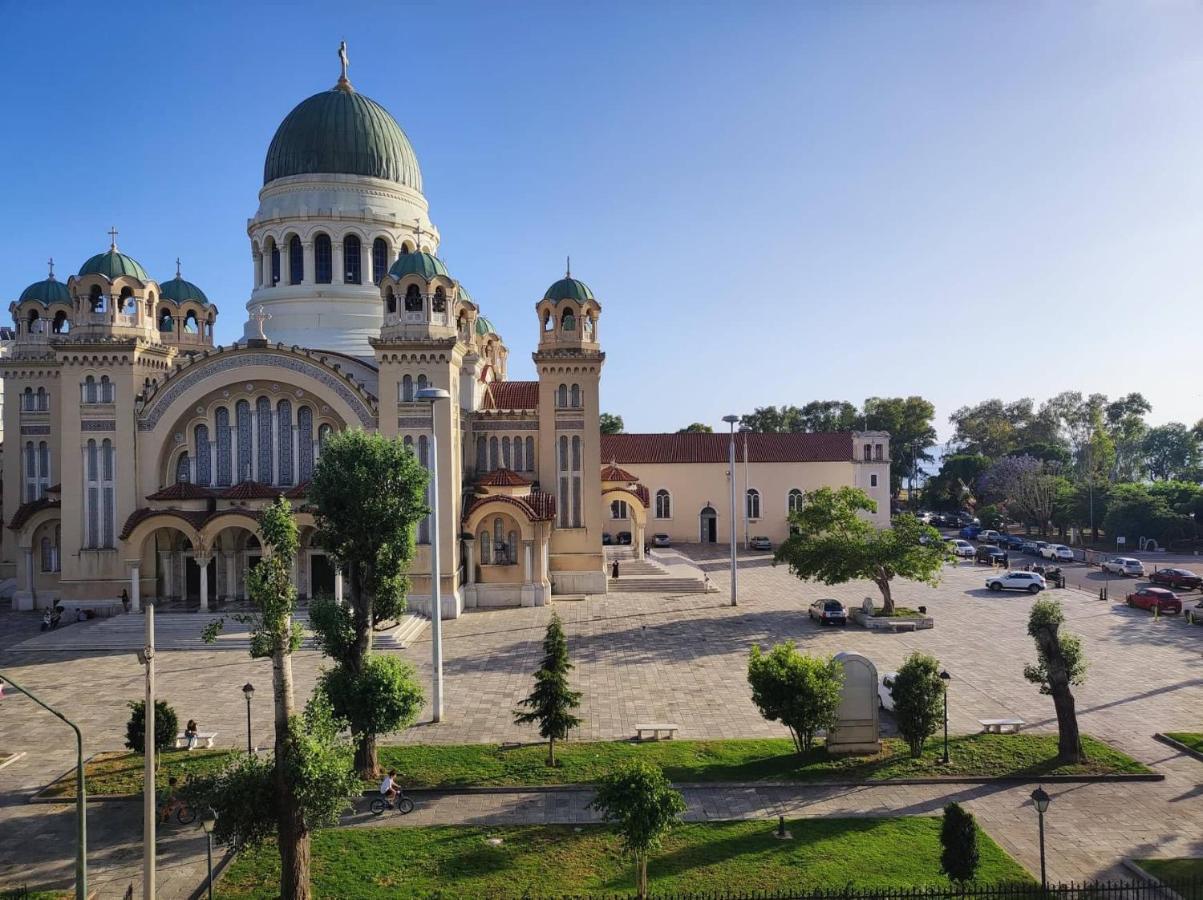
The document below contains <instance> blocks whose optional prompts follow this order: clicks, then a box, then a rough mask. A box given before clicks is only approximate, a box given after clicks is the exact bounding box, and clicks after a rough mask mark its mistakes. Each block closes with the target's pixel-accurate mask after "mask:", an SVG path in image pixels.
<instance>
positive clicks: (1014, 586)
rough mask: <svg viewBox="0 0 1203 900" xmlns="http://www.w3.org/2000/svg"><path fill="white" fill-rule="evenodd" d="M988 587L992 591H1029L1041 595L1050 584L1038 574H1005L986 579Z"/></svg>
mask: <svg viewBox="0 0 1203 900" xmlns="http://www.w3.org/2000/svg"><path fill="white" fill-rule="evenodd" d="M986 587H988V588H989V589H990V590H992V591H1027V592H1028V593H1031V594H1039V593H1040V592H1041V591H1043V590H1044V589H1045V588H1046V587H1048V584H1047V583H1046V582H1045V580H1044V576H1043V575H1040V574H1038V573H1036V572H1003V574H1001V575H995V576H994V577H993V578H987V579H986Z"/></svg>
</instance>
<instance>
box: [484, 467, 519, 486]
mask: <svg viewBox="0 0 1203 900" xmlns="http://www.w3.org/2000/svg"><path fill="white" fill-rule="evenodd" d="M479 483H480V484H482V485H487V486H489V487H522V485H524V484H530V479H529V478H523V477H522V476H521V475H519V474H518V473H517V472H515V471H514V470H513V469H494V470H493V471H492V472H490V473H489V474H488V475H485V476H484V477H482V478H481V479H480V482H479Z"/></svg>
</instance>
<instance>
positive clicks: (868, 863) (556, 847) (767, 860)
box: [218, 818, 1031, 900]
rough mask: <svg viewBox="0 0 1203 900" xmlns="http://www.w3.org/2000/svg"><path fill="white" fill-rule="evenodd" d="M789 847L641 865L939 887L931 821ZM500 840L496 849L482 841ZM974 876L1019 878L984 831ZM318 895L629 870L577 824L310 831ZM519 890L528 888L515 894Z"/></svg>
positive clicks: (232, 876) (466, 887)
mask: <svg viewBox="0 0 1203 900" xmlns="http://www.w3.org/2000/svg"><path fill="white" fill-rule="evenodd" d="M787 827H788V828H789V830H790V831H791V832H792V833H793V840H789V841H779V840H777V839H776V838H774V837H773V835H772V831H773V823H771V822H764V821H759V822H751V821H749V822H710V823H697V824H689V825H682V826H680V827H678V828H676V829H674V830H673V831H672V833H671V834H670V835H669V837H668V838H667V839H666V840H665V842H664V846H663V848H662V849H661V850H660V851H659V852H658V853H657V854H656V855H655V856H654V857H653V858H652V860H651V863H650V865H649V867H648V878H649V880H650V887H651V889H652V891H653V892H674V891H675V892H685V891H709V892H719V891H740V892H751V891H769V890H784V889H787V888H841V887H844V886H846V885H849V884H851V885H853V886H856V887H885V886H895V885H897V886H912V885H913V886H919V885H947V883H948V882H947V881H946V880H945V879H944V877H943V876H942V875H941V874H940V864H939V859H940V820H939V819H938V818H905V819H868V818H865V819H801V820H796V821H791V822H788V823H787ZM488 838H500V839H501V841H502V843H501V845H500V846H492V845H490V844H488V843H486V840H487V839H488ZM978 842H979V848H980V851H981V868H980V870H979V873H978V874H979V880H980V881H981V882H983V883H997V882H1015V881H1029V882H1030V881H1031V877H1030V876H1029V875H1028V873H1027V872H1025V871H1024V869H1023V868H1022V867H1021V866H1020V865H1019V864H1018V863H1016V862H1015V861H1014V860H1013V859H1011V858H1010V857H1009V856H1008V855H1007V854H1006V853H1005V852H1004V851H1003V850H1002V849H1001V848H1000V847H999V846H998V845H997V844H995V843H994V842H993V841H992V840H991V839H990V838H989V837H988V836H987V835H986V834H985V833H984V832H980V831H979V834H978ZM312 876H313V894H314V897H319V898H339V900H360V898H377V897H380V898H383V897H389V898H392V897H402V896H403V897H423V896H428V895H432V894H434V893H435V892H436V891H437V892H440V893H438V896H439V897H442V898H453V897H472V898H475V897H490V898H500V897H519V896H530V897H552V896H564V895H569V894H573V895H575V894H583V893H603V892H605V893H617V892H623V893H626V892H629V891H631V890H632V889H633V887H634V867H633V865H632V863H631V860H630V858H629V857H626V856H624V855H623V854H622V853H621V850H620V847H619V843H618V840H617V838H615V837H614V835H613V834H612V833H610V832H609V831H608V830H606V829H604V828H600V827H597V826H589V827H584V828H581V829H580V830H579V831H578V830H576V829H574V828H573V827H572V826H533V825H532V826H509V827H504V828H501V827H499V828H479V827H474V826H472V827H458V828H452V827H437V828H339V829H331V830H325V831H319V832H317V833H316V834H315V835H314V836H313V871H312ZM278 884H279V857H278V855H277V852H276V848H275V846H274V845H272V844H269V845H265V846H263V847H260V848H258V849H256V850H253V851H248V852H244V853H242V854H240V855H239V856H238V858H237V859H236V860H235V861H234V862H233V864H232V865H231V866H230V869H229V870H228V872H227V873H226V875H225V877H224V878H223V879H222V880H221V882H220V884H219V885H218V896H220V897H223V898H263V900H267V898H272V897H276V896H277V895H278V893H277V888H278ZM527 892H529V893H527Z"/></svg>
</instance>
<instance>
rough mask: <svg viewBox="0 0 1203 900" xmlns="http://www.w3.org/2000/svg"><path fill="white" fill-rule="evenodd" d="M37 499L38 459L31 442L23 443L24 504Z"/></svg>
mask: <svg viewBox="0 0 1203 900" xmlns="http://www.w3.org/2000/svg"><path fill="white" fill-rule="evenodd" d="M37 499H38V457H37V452H36V451H35V450H34V449H33V441H26V442H25V502H26V503H32V502H33V501H34V500H37Z"/></svg>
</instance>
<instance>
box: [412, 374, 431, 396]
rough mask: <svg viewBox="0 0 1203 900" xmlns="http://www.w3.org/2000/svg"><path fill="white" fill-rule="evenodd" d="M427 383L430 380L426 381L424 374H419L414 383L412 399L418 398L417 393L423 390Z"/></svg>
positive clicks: (428, 383)
mask: <svg viewBox="0 0 1203 900" xmlns="http://www.w3.org/2000/svg"><path fill="white" fill-rule="evenodd" d="M429 385H430V382H428V381H427V380H426V376H425V375H419V376H418V381H417V383H416V384H415V385H414V399H415V400H416V399H417V398H418V394H419V393H420V392H421V391H424V390H426V388H427V387H428V386H429Z"/></svg>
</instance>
